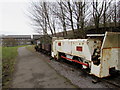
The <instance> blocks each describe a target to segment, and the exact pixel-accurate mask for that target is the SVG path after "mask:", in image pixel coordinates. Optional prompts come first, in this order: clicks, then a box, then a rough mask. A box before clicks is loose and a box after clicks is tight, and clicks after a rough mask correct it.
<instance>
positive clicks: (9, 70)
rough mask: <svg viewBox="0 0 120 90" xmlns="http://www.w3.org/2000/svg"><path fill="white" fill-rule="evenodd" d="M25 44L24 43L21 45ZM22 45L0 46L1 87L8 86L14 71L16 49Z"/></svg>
mask: <svg viewBox="0 0 120 90" xmlns="http://www.w3.org/2000/svg"><path fill="white" fill-rule="evenodd" d="M23 46H26V45H23ZM23 46H16V47H1V48H2V87H3V88H10V81H11V80H12V74H13V71H14V65H15V59H16V57H17V55H18V52H17V49H18V48H19V47H23Z"/></svg>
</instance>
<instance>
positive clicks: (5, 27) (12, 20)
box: [0, 0, 34, 34]
mask: <svg viewBox="0 0 120 90" xmlns="http://www.w3.org/2000/svg"><path fill="white" fill-rule="evenodd" d="M29 1H30V0H29ZM28 5H29V2H28V0H1V1H0V34H33V33H34V30H33V29H32V27H31V26H30V24H29V22H30V20H29V18H28V17H27V16H26V14H25V13H26V10H27V8H28Z"/></svg>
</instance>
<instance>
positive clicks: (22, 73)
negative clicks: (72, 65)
mask: <svg viewBox="0 0 120 90" xmlns="http://www.w3.org/2000/svg"><path fill="white" fill-rule="evenodd" d="M18 53H19V54H18V58H17V64H16V70H15V73H14V76H13V82H12V88H75V86H74V85H72V84H71V83H70V82H69V81H68V80H67V79H65V78H64V77H62V76H60V75H59V74H58V73H57V72H56V71H55V70H54V69H53V68H51V67H50V66H49V65H48V64H47V63H46V60H45V59H46V58H45V57H43V56H42V55H41V56H39V57H38V56H37V55H36V54H34V53H32V52H30V51H28V50H27V49H26V48H25V47H20V48H19V49H18Z"/></svg>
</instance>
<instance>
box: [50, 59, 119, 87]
mask: <svg viewBox="0 0 120 90" xmlns="http://www.w3.org/2000/svg"><path fill="white" fill-rule="evenodd" d="M52 60H54V59H52ZM54 61H57V62H59V63H61V64H64V65H67V66H68V67H70V68H72V69H75V70H77V71H79V72H83V73H84V74H85V75H87V76H89V77H91V78H92V82H93V83H94V84H96V83H99V82H103V83H108V84H111V85H114V86H115V87H116V88H120V73H117V74H115V75H112V76H109V77H106V78H102V79H101V78H98V77H96V76H94V75H90V74H88V72H87V71H85V70H82V69H80V67H79V66H75V65H74V66H73V64H72V63H70V62H69V61H66V62H64V61H63V60H54Z"/></svg>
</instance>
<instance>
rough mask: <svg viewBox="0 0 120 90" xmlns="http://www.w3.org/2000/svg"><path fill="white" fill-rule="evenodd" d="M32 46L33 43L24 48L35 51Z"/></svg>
mask: <svg viewBox="0 0 120 90" xmlns="http://www.w3.org/2000/svg"><path fill="white" fill-rule="evenodd" d="M34 47H35V45H29V46H27V47H26V48H27V49H28V50H30V51H32V52H33V51H35V49H34Z"/></svg>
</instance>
